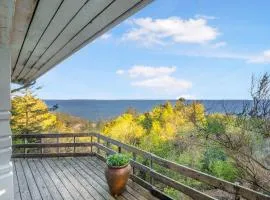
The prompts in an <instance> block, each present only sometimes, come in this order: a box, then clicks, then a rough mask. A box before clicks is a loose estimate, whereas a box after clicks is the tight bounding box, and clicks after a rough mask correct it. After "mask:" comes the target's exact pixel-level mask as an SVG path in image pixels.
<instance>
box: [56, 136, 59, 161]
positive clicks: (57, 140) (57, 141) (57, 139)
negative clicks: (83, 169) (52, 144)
mask: <svg viewBox="0 0 270 200" xmlns="http://www.w3.org/2000/svg"><path fill="white" fill-rule="evenodd" d="M56 143H57V144H59V137H57V138H56ZM56 151H57V154H58V158H59V153H60V148H59V146H58V147H57V149H56Z"/></svg>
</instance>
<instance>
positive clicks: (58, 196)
mask: <svg viewBox="0 0 270 200" xmlns="http://www.w3.org/2000/svg"><path fill="white" fill-rule="evenodd" d="M32 162H33V164H34V165H35V167H36V168H37V170H38V172H39V173H40V174H41V175H42V176H41V177H42V179H43V180H44V182H45V184H46V186H47V188H48V190H49V192H50V194H51V196H52V197H53V199H55V200H58V199H59V200H64V199H63V197H62V195H61V194H60V192H59V191H58V189H57V187H56V186H55V184H54V182H53V181H52V179H51V177H50V176H49V174H48V173H47V171H46V170H45V169H44V167H43V165H42V164H41V163H40V162H39V161H38V159H33V160H32Z"/></svg>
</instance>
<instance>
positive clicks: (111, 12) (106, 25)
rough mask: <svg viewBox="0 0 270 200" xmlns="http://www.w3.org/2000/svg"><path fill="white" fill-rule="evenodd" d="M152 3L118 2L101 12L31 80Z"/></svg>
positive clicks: (137, 0) (32, 75)
mask: <svg viewBox="0 0 270 200" xmlns="http://www.w3.org/2000/svg"><path fill="white" fill-rule="evenodd" d="M149 2H150V1H146V0H144V1H140V0H133V1H126V0H116V1H114V3H112V4H111V5H110V6H109V7H108V8H107V9H105V10H101V11H100V14H98V15H97V16H96V17H95V18H93V19H92V20H91V21H90V22H89V23H88V25H87V26H85V27H84V28H83V29H81V31H80V32H79V33H78V34H76V35H75V37H73V38H72V39H71V40H70V41H69V42H68V43H65V45H64V46H61V48H60V50H58V51H57V52H55V55H54V57H51V59H49V60H48V59H47V60H46V63H44V65H41V67H39V69H40V70H39V71H37V73H34V74H30V76H29V78H30V77H31V78H30V80H33V79H36V78H37V77H39V76H40V75H41V74H43V73H45V72H46V71H48V70H49V69H50V68H51V67H52V66H54V65H56V64H58V63H59V62H61V61H62V59H63V58H66V57H68V56H69V55H71V54H72V53H74V52H76V51H77V50H79V49H80V48H82V47H84V46H85V45H86V44H88V43H89V42H91V41H93V40H94V39H95V38H97V37H98V36H100V35H101V34H103V33H104V32H106V31H107V30H109V29H110V28H112V27H114V26H115V25H116V24H118V23H120V22H121V21H122V20H123V19H125V18H127V17H128V16H130V15H132V14H133V13H134V12H135V11H136V10H138V9H140V8H141V7H143V6H145V5H147V4H148V3H149Z"/></svg>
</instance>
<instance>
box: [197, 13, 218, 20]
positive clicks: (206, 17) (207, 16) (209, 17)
mask: <svg viewBox="0 0 270 200" xmlns="http://www.w3.org/2000/svg"><path fill="white" fill-rule="evenodd" d="M195 18H197V19H207V20H208V19H210V20H212V19H217V17H215V16H211V15H200V14H197V15H195Z"/></svg>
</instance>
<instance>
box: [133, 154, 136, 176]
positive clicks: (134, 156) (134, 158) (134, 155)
mask: <svg viewBox="0 0 270 200" xmlns="http://www.w3.org/2000/svg"><path fill="white" fill-rule="evenodd" d="M132 159H133V160H134V161H136V159H137V156H136V153H134V152H132ZM132 172H133V174H134V175H135V167H132Z"/></svg>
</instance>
